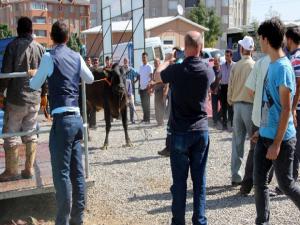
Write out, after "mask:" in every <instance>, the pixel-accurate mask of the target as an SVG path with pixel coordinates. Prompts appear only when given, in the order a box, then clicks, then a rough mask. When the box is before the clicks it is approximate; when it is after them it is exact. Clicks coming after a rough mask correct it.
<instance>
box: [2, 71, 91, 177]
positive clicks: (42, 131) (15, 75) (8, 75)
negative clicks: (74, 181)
mask: <svg viewBox="0 0 300 225" xmlns="http://www.w3.org/2000/svg"><path fill="white" fill-rule="evenodd" d="M27 76H28V74H27V73H26V72H20V73H19V72H18V73H0V79H5V78H19V77H27ZM81 90H82V117H83V137H84V155H85V176H86V179H88V178H89V177H90V174H89V158H88V131H87V128H88V126H87V114H86V91H85V83H84V81H82V82H81ZM49 132H50V129H39V130H34V131H29V132H17V133H5V134H1V135H0V138H7V137H16V136H25V135H32V134H45V133H49Z"/></svg>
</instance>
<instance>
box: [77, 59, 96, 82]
mask: <svg viewBox="0 0 300 225" xmlns="http://www.w3.org/2000/svg"><path fill="white" fill-rule="evenodd" d="M80 63H81V66H80V77H81V79H82V80H84V81H85V82H86V83H87V84H91V83H93V81H94V76H93V73H92V72H91V70H90V69H89V68H88V67H87V65H86V63H85V62H84V60H83V58H82V57H81V56H80Z"/></svg>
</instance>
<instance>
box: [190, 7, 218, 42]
mask: <svg viewBox="0 0 300 225" xmlns="http://www.w3.org/2000/svg"><path fill="white" fill-rule="evenodd" d="M188 18H189V19H190V20H192V21H193V22H195V23H198V24H200V25H202V26H205V27H207V28H209V31H207V32H205V33H204V38H205V46H207V47H214V46H215V45H216V43H217V40H218V38H219V36H220V35H221V34H222V32H221V29H220V28H221V19H220V17H218V16H217V15H216V12H215V10H214V9H212V8H211V9H207V8H206V7H205V6H204V4H203V3H202V1H199V4H198V5H197V6H196V7H194V8H193V9H192V10H191V12H190V13H189V15H188Z"/></svg>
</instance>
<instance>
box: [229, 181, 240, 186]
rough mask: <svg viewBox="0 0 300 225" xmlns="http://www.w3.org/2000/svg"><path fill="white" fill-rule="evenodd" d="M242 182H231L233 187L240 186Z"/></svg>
mask: <svg viewBox="0 0 300 225" xmlns="http://www.w3.org/2000/svg"><path fill="white" fill-rule="evenodd" d="M241 184H242V182H235V181H232V182H231V185H232V187H237V186H239V185H241Z"/></svg>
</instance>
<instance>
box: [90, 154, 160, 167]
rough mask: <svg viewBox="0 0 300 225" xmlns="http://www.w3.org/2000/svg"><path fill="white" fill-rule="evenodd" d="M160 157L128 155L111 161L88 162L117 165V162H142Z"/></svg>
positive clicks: (95, 164) (100, 164)
mask: <svg viewBox="0 0 300 225" xmlns="http://www.w3.org/2000/svg"><path fill="white" fill-rule="evenodd" d="M158 158H161V156H148V157H141V158H139V157H129V158H128V159H125V160H113V161H111V162H104V163H103V162H94V163H90V165H93V166H112V165H119V164H125V163H138V162H144V161H148V160H153V159H158Z"/></svg>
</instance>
